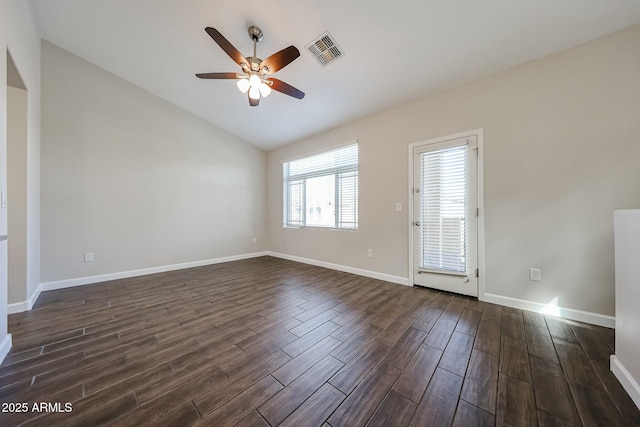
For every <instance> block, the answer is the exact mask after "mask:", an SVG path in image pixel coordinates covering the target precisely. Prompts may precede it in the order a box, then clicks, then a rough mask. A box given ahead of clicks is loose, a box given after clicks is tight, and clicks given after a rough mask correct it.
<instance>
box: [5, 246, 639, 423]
mask: <svg viewBox="0 0 640 427" xmlns="http://www.w3.org/2000/svg"><path fill="white" fill-rule="evenodd" d="M9 328H10V333H11V334H12V335H13V349H12V351H11V353H9V355H8V356H7V357H6V359H5V361H4V362H3V363H2V365H1V366H0V401H1V402H3V409H5V410H8V409H10V408H11V406H9V404H10V403H26V404H28V410H27V411H26V412H15V411H12V412H5V411H3V412H0V425H2V426H13V425H25V426H76V425H77V426H90V425H109V426H140V425H159V426H190V425H193V426H227V425H228V426H232V425H239V426H276V425H279V426H297V427H299V426H303V427H306V426H332V427H339V426H349V427H353V426H364V425H368V426H451V425H454V426H473V425H478V426H493V425H497V426H503V425H504V426H507V425H508V426H529V425H532V426H534V425H540V426H580V425H584V426H624V425H626V426H629V425H640V411H639V410H638V408H637V407H636V406H635V405H634V404H633V402H632V401H631V399H630V398H629V396H628V395H627V394H626V393H625V392H624V390H623V389H622V387H621V386H620V384H619V383H618V381H617V380H616V379H615V377H614V376H613V375H612V374H611V372H610V371H609V369H608V364H609V355H610V354H611V353H612V352H613V345H614V344H613V341H614V332H613V330H611V329H606V328H601V327H597V326H591V325H586V324H582V323H578V322H570V321H564V320H562V319H557V318H552V317H548V316H543V315H541V314H538V313H532V312H523V311H521V310H516V309H511V308H507V307H502V306H498V305H493V304H487V303H482V302H478V301H477V300H475V299H472V298H467V297H462V296H458V295H452V294H448V293H443V292H438V291H433V290H429V289H421V288H411V287H406V286H400V285H396V284H391V283H386V282H383V281H379V280H374V279H368V278H364V277H360V276H355V275H351V274H348V273H342V272H336V271H332V270H327V269H323V268H319V267H313V266H309V265H304V264H298V263H294V262H290V261H285V260H281V259H277V258H272V257H262V258H255V259H250V260H244V261H236V262H230V263H224V264H217V265H212V266H206V267H198V268H193V269H188V270H181V271H176V272H168V273H162V274H155V275H150V276H144V277H137V278H131V279H123V280H115V281H111V282H105V283H99V284H95V285H88V286H81V287H75V288H68V289H63V290H58V291H49V292H43V293H42V294H41V295H40V298H39V299H38V301H37V303H36V306H35V308H34V309H33V310H31V311H29V312H25V313H20V314H14V315H11V316H9ZM40 402H45V403H52V404H54V403H60V404H61V405H60V406H59V407H57V408H56V407H49V408H43V409H42V410H41V411H33V410H32V409H33V404H34V403H36V404H38V405H40ZM66 403H70V404H71V411H70V412H64V408H65V406H64V405H65V404H66ZM37 408H40V406H37ZM13 409H15V406H13Z"/></svg>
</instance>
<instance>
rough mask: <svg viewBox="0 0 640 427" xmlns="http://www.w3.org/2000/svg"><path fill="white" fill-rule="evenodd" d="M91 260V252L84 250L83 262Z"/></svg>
mask: <svg viewBox="0 0 640 427" xmlns="http://www.w3.org/2000/svg"><path fill="white" fill-rule="evenodd" d="M92 261H93V252H85V253H84V262H92Z"/></svg>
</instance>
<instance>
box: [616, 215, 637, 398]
mask: <svg viewBox="0 0 640 427" xmlns="http://www.w3.org/2000/svg"><path fill="white" fill-rule="evenodd" d="M614 228H615V271H616V354H615V355H612V356H611V370H612V371H613V373H614V374H615V375H616V377H617V378H618V380H620V383H621V384H622V385H623V387H624V388H625V390H627V392H628V393H629V396H631V398H632V399H633V400H634V402H635V403H636V405H637V406H638V408H640V357H638V355H639V354H640V339H638V331H639V330H640V313H639V312H638V301H640V264H638V259H640V209H625V210H619V211H616V212H615V214H614Z"/></svg>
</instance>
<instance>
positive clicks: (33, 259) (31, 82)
mask: <svg viewBox="0 0 640 427" xmlns="http://www.w3.org/2000/svg"><path fill="white" fill-rule="evenodd" d="M7 50H8V51H10V52H11V56H12V58H13V61H14V63H15V65H16V68H17V69H18V71H19V72H20V77H21V78H22V80H23V82H24V83H25V85H26V87H27V89H28V105H29V108H28V141H27V171H26V176H27V195H26V197H27V205H28V208H27V219H26V222H27V284H26V285H27V290H26V294H27V295H32V294H34V292H35V291H36V289H37V288H38V285H39V283H40V166H39V163H40V37H39V35H38V32H37V29H36V24H35V20H34V14H33V11H32V9H31V3H30V2H27V1H23V0H3V1H2V2H0V58H1V59H0V129H6V124H7V86H6V82H7V75H6V71H7V62H6V61H7V54H6V52H7ZM6 137H7V135H6V132H5V131H4V130H3V131H2V132H0V188H2V189H3V190H6V188H7V158H6V155H5V153H6V147H7V140H6ZM8 196H9V195H8ZM10 203H11V200H8V204H10ZM6 214H7V211H6V210H5V209H0V235H2V234H6V231H7V217H6ZM9 238H11V237H9ZM0 246H1V247H0V252H2V253H0V264H1V265H2V268H0V274H2V275H3V277H2V278H0V359H1V358H2V357H3V356H4V354H3V353H4V351H5V350H8V348H6V344H9V343H10V337H9V335H8V334H7V285H6V271H7V269H6V259H7V257H6V243H0Z"/></svg>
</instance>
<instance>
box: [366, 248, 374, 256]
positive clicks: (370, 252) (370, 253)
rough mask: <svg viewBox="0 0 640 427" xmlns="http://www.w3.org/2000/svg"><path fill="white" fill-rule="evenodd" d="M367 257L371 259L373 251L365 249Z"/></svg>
mask: <svg viewBox="0 0 640 427" xmlns="http://www.w3.org/2000/svg"><path fill="white" fill-rule="evenodd" d="M367 256H368V257H369V258H373V249H367Z"/></svg>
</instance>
